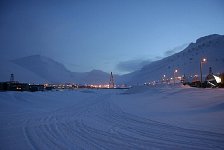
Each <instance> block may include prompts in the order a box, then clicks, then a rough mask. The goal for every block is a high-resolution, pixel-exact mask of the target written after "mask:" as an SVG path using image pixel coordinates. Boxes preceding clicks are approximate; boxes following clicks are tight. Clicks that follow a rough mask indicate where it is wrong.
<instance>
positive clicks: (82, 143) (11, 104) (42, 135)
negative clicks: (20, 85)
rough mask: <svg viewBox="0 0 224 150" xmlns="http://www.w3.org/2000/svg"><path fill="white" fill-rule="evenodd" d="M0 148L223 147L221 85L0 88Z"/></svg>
mask: <svg viewBox="0 0 224 150" xmlns="http://www.w3.org/2000/svg"><path fill="white" fill-rule="evenodd" d="M0 149H4V150H8V149H13V150H14V149H54V150H55V149H116V150H117V149H172V150H173V149H203V150H204V149H212V150H214V149H224V89H196V88H188V87H146V86H140V87H134V88H132V89H129V90H87V89H86V90H72V91H51V92H35V93H30V92H0Z"/></svg>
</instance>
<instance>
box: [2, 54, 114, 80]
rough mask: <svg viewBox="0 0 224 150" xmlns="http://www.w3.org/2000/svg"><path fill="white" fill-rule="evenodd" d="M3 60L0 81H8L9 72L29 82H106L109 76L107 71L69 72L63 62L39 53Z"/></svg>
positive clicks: (18, 78) (17, 78) (16, 77)
mask: <svg viewBox="0 0 224 150" xmlns="http://www.w3.org/2000/svg"><path fill="white" fill-rule="evenodd" d="M3 62H4V65H1V68H0V69H1V70H2V73H1V74H0V81H8V80H9V78H10V74H11V73H13V74H14V75H15V79H16V80H18V81H20V82H29V83H47V82H48V83H65V82H66V83H78V84H100V83H108V82H109V77H110V75H109V73H105V72H103V71H99V70H93V71H90V72H71V71H69V70H68V69H67V68H66V67H65V66H64V65H63V64H61V63H59V62H57V61H55V60H53V59H51V58H48V57H45V56H40V55H32V56H28V57H23V58H19V59H16V60H11V61H7V60H4V61H3Z"/></svg>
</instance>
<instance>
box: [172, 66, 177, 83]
mask: <svg viewBox="0 0 224 150" xmlns="http://www.w3.org/2000/svg"><path fill="white" fill-rule="evenodd" d="M175 73H177V69H175V70H174V73H173V81H174V82H173V83H174V84H175Z"/></svg>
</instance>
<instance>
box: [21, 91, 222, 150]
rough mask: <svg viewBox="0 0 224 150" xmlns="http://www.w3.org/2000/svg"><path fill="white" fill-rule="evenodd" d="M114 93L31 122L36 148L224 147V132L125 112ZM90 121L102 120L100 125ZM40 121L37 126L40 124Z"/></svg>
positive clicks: (28, 130) (28, 127)
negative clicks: (161, 121) (172, 124)
mask: <svg viewBox="0 0 224 150" xmlns="http://www.w3.org/2000/svg"><path fill="white" fill-rule="evenodd" d="M109 97H110V94H106V95H100V96H93V97H92V98H89V99H85V100H83V102H80V103H78V104H75V105H71V106H69V107H65V108H63V109H58V110H57V111H54V112H52V113H50V114H47V115H43V116H41V117H40V118H33V119H30V120H29V121H27V125H26V127H25V128H24V134H25V135H26V138H27V140H28V141H29V143H30V145H31V147H32V148H33V149H39V148H47V149H69V148H71V149H153V148H155V149H198V150H200V149H203V150H204V149H212V150H213V149H224V135H223V134H218V133H212V132H205V131H199V130H191V129H184V128H180V127H175V126H171V125H168V124H164V123H160V122H156V121H153V120H149V119H145V118H141V117H138V116H135V115H132V114H128V113H125V112H123V111H122V110H121V109H120V108H119V107H118V106H116V105H115V104H113V103H112V102H111V101H110V98H109ZM89 120H92V121H94V120H95V122H99V124H100V123H102V124H101V126H102V129H101V127H97V126H95V125H92V124H90V123H89ZM36 124H37V125H36Z"/></svg>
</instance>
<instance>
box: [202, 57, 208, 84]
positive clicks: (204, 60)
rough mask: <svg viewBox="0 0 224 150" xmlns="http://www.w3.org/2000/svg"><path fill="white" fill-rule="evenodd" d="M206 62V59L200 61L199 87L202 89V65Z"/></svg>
mask: <svg viewBox="0 0 224 150" xmlns="http://www.w3.org/2000/svg"><path fill="white" fill-rule="evenodd" d="M206 61H207V60H206V58H203V59H201V61H200V75H201V87H202V64H203V63H205V62H206Z"/></svg>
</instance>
